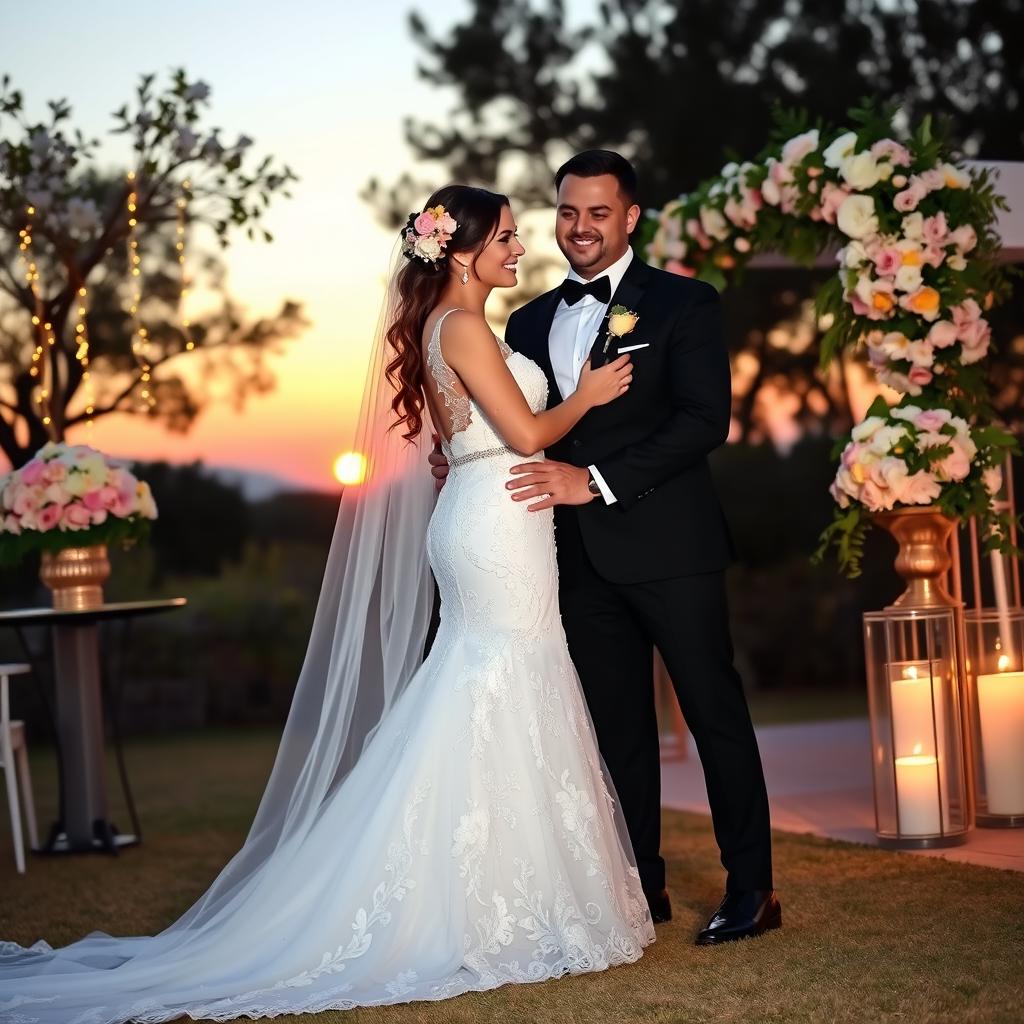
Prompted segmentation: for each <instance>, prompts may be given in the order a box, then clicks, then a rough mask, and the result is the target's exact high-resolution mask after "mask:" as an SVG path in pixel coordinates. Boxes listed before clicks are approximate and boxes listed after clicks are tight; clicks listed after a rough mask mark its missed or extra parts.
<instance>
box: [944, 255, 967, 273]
mask: <svg viewBox="0 0 1024 1024" xmlns="http://www.w3.org/2000/svg"><path fill="white" fill-rule="evenodd" d="M946 266H947V267H949V269H950V270H963V269H964V268H965V267H966V266H967V260H965V259H964V254H963V253H962V252H955V253H953V255H952V256H949V257H947V258H946Z"/></svg>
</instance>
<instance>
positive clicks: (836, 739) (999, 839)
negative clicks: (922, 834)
mask: <svg viewBox="0 0 1024 1024" xmlns="http://www.w3.org/2000/svg"><path fill="white" fill-rule="evenodd" d="M757 737H758V742H759V743H760V746H761V758H762V761H763V762H764V774H765V779H766V781H767V783H768V796H769V798H770V800H771V808H772V825H773V827H775V828H779V829H783V830H784V831H787V832H810V833H812V834H813V835H819V836H827V837H829V838H831V839H843V840H846V841H847V842H853V843H867V844H870V845H874V844H875V811H874V804H873V801H872V795H871V761H870V749H871V742H870V734H869V731H868V722H867V719H866V718H863V719H862V718H854V719H848V720H843V721H836V722H809V723H804V724H800V725H767V726H762V727H761V728H759V729H758V730H757ZM661 777H662V794H661V796H662V803H663V804H664V805H665V806H666V807H672V808H675V809H676V810H682V811H697V812H700V813H703V814H707V813H708V801H707V793H706V791H705V788H704V776H703V773H702V772H701V768H700V761H699V760H698V758H697V754H696V751H695V750H694V747H693V741H692V740H690V747H689V755H688V757H687V759H686V760H685V761H667V762H663V764H662V772H661ZM908 852H913V854H914V855H915V856H920V857H945V858H947V859H949V860H957V861H965V862H967V863H970V864H982V865H984V866H986V867H992V868H1004V869H1008V870H1011V871H1024V829H990V828H977V829H973V830H972V831H971V832H970V833H969V834H968V837H967V842H966V844H965V845H963V846H954V847H949V848H947V849H942V850H915V851H908Z"/></svg>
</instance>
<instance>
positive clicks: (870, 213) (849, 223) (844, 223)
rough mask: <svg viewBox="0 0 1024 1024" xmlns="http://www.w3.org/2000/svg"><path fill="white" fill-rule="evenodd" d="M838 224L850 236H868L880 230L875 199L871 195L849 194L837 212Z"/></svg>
mask: <svg viewBox="0 0 1024 1024" xmlns="http://www.w3.org/2000/svg"><path fill="white" fill-rule="evenodd" d="M836 225H837V226H838V228H839V230H840V231H842V232H843V234H844V235H848V236H849V237H850V238H866V237H867V236H868V235H873V234H876V233H877V231H878V217H877V216H876V214H875V201H874V199H872V198H871V196H847V197H846V198H845V199H844V200H843V202H842V205H841V206H840V207H839V212H838V213H837V214H836Z"/></svg>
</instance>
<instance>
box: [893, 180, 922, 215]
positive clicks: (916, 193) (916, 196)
mask: <svg viewBox="0 0 1024 1024" xmlns="http://www.w3.org/2000/svg"><path fill="white" fill-rule="evenodd" d="M926 195H927V192H926V191H925V190H924V188H922V187H921V185H920V184H918V183H917V182H915V181H911V183H910V185H909V186H908V187H907V188H905V189H904V190H903V191H902V192H897V193H896V195H895V196H893V200H892V205H893V207H894V208H895V209H897V210H899V212H900V213H910V212H911V210H916V209H917V204H918V203H920V202H921V200H922V199H924V197H925V196H926Z"/></svg>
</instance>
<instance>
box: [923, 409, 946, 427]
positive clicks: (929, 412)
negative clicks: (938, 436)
mask: <svg viewBox="0 0 1024 1024" xmlns="http://www.w3.org/2000/svg"><path fill="white" fill-rule="evenodd" d="M948 422H949V411H948V410H946V409H925V410H924V412H922V413H920V414H919V415H917V416H915V417H914V426H915V427H917V429H918V430H928V431H938V430H939V429H940V428H941V427H944V426H945V425H946V424H947V423H948Z"/></svg>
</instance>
